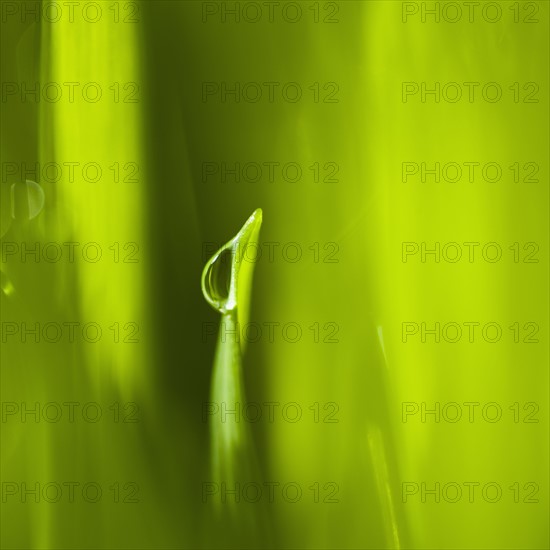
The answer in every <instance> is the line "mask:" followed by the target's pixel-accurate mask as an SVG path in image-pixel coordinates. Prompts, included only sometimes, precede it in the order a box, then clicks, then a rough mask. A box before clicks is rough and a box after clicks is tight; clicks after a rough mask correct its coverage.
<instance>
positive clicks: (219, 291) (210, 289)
mask: <svg viewBox="0 0 550 550" xmlns="http://www.w3.org/2000/svg"><path fill="white" fill-rule="evenodd" d="M231 264H232V253H231V249H229V248H225V249H224V250H222V251H221V252H220V253H219V254H217V255H216V256H214V257H213V258H212V259H211V260H210V262H209V263H208V267H207V269H206V271H205V274H204V279H203V285H204V290H205V296H206V298H207V299H208V301H209V302H210V303H211V304H212V305H213V306H214V307H215V308H216V309H217V310H218V311H223V309H224V307H225V304H226V302H227V299H228V298H229V288H230V285H231Z"/></svg>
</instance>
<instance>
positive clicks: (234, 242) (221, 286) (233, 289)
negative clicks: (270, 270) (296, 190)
mask: <svg viewBox="0 0 550 550" xmlns="http://www.w3.org/2000/svg"><path fill="white" fill-rule="evenodd" d="M261 225H262V211H261V209H260V208H258V209H257V210H255V211H254V213H253V214H252V216H250V218H248V220H247V221H246V222H245V224H244V225H243V227H242V228H241V230H240V231H239V232H238V233H237V235H236V236H235V237H234V238H233V239H231V240H230V241H229V242H228V243H226V244H225V245H224V246H222V247H221V248H220V249H219V250H218V251H217V252H216V253H215V254H214V256H212V258H210V260H209V261H208V262H207V263H206V265H205V267H204V270H203V273H202V292H203V295H204V297H205V299H206V301H207V302H208V303H209V304H210V305H211V306H212V307H213V308H214V309H215V310H217V311H219V312H220V313H227V312H228V311H233V310H235V309H236V308H237V302H238V303H239V310H240V312H241V315H240V316H241V319H239V321H241V320H242V315H243V313H244V312H246V311H248V302H249V294H250V285H251V282H252V270H253V268H254V265H253V263H252V262H242V261H239V260H240V258H239V256H240V254H241V253H240V252H239V251H240V250H243V249H244V250H246V246H247V245H249V244H250V243H252V242H256V241H257V239H258V233H259V231H260V226H261Z"/></svg>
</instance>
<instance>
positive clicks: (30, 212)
mask: <svg viewBox="0 0 550 550" xmlns="http://www.w3.org/2000/svg"><path fill="white" fill-rule="evenodd" d="M45 199H46V196H45V194H44V189H42V187H40V185H38V183H36V182H35V181H32V180H26V181H25V183H14V184H13V185H12V186H11V217H12V218H13V219H14V220H32V219H33V218H36V216H38V214H40V212H42V209H43V208H44V202H45Z"/></svg>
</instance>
